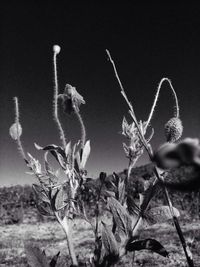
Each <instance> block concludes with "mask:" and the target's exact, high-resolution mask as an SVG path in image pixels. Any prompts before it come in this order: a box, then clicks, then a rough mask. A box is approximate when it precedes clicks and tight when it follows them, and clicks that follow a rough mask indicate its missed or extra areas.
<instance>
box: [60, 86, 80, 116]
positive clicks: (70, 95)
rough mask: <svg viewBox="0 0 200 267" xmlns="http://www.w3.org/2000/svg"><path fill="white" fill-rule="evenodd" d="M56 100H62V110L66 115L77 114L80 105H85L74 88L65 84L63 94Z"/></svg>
mask: <svg viewBox="0 0 200 267" xmlns="http://www.w3.org/2000/svg"><path fill="white" fill-rule="evenodd" d="M58 98H61V99H62V105H63V110H64V112H65V113H67V114H71V113H73V112H79V108H80V105H81V104H85V100H84V99H83V97H82V96H81V95H80V94H79V93H78V92H77V90H76V87H73V86H71V85H70V84H66V86H65V90H64V93H63V94H60V95H59V96H58Z"/></svg>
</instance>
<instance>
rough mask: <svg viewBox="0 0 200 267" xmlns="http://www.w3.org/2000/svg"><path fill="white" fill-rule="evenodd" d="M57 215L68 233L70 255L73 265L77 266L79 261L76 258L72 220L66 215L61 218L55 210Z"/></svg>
mask: <svg viewBox="0 0 200 267" xmlns="http://www.w3.org/2000/svg"><path fill="white" fill-rule="evenodd" d="M55 216H56V218H57V220H58V222H59V223H60V225H61V226H62V228H63V230H64V232H65V235H66V239H67V246H68V249H69V255H70V258H71V261H72V266H73V267H77V266H78V261H77V258H76V254H75V250H74V245H73V242H72V237H71V227H70V222H69V221H68V219H67V218H66V217H64V219H63V220H61V218H60V217H59V215H58V212H55Z"/></svg>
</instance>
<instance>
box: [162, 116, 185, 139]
mask: <svg viewBox="0 0 200 267" xmlns="http://www.w3.org/2000/svg"><path fill="white" fill-rule="evenodd" d="M182 133H183V125H182V122H181V120H180V119H179V118H175V117H174V118H171V119H170V120H169V121H168V122H167V123H166V124H165V136H166V139H167V142H170V143H174V142H176V141H177V140H178V139H179V138H180V137H181V136H182Z"/></svg>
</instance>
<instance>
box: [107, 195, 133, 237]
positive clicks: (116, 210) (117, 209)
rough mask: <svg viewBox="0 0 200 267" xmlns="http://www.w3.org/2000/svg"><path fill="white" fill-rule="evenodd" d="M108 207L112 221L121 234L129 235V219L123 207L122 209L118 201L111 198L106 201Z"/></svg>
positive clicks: (130, 222)
mask: <svg viewBox="0 0 200 267" xmlns="http://www.w3.org/2000/svg"><path fill="white" fill-rule="evenodd" d="M108 206H109V208H110V211H111V213H112V215H113V218H114V221H115V223H116V225H117V227H118V228H119V230H120V231H121V232H123V233H124V234H126V235H129V234H130V233H131V230H132V229H131V228H132V227H131V224H132V221H131V217H130V216H129V214H128V213H127V211H126V209H125V207H123V206H122V205H121V204H120V203H119V201H117V200H116V199H115V198H113V197H111V198H109V199H108Z"/></svg>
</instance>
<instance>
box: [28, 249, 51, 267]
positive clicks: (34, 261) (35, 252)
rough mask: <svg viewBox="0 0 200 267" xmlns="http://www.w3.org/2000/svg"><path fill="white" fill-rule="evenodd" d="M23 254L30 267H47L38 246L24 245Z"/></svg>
mask: <svg viewBox="0 0 200 267" xmlns="http://www.w3.org/2000/svg"><path fill="white" fill-rule="evenodd" d="M25 252H26V255H27V259H28V264H29V265H30V266H31V267H49V264H48V261H47V257H46V255H45V253H43V251H42V250H41V249H40V248H39V247H38V246H35V245H34V246H33V245H31V244H26V245H25Z"/></svg>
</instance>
